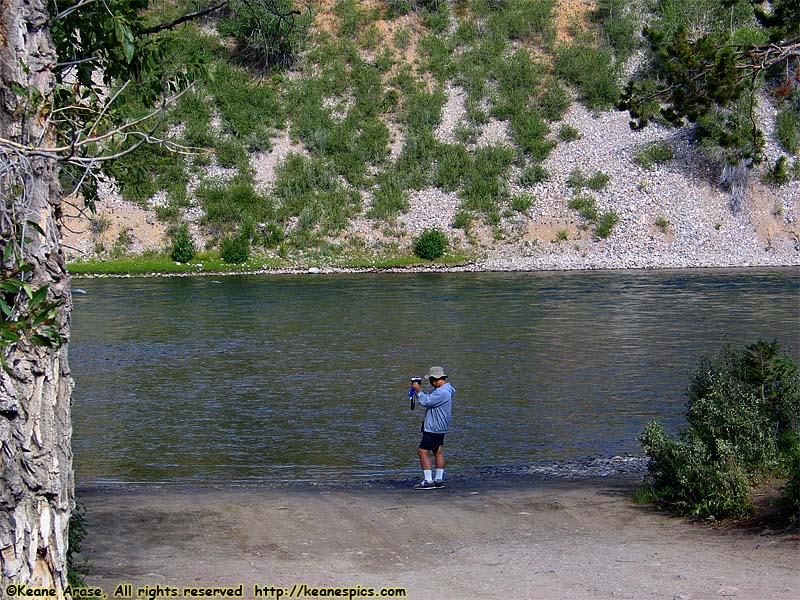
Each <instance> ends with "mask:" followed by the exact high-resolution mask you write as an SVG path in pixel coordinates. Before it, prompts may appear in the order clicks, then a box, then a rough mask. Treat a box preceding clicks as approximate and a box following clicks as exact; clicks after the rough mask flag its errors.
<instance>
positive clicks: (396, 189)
mask: <svg viewBox="0 0 800 600" xmlns="http://www.w3.org/2000/svg"><path fill="white" fill-rule="evenodd" d="M406 210H408V191H407V190H406V189H404V188H403V180H402V177H401V176H400V175H399V174H398V173H396V172H394V171H389V172H387V173H382V174H381V175H379V176H378V187H377V188H376V189H375V190H374V191H373V192H372V208H371V209H370V213H369V216H370V217H372V218H376V219H384V220H392V219H394V218H395V217H396V216H397V215H398V214H400V213H402V212H404V211H406Z"/></svg>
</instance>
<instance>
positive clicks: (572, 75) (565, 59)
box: [555, 36, 620, 110]
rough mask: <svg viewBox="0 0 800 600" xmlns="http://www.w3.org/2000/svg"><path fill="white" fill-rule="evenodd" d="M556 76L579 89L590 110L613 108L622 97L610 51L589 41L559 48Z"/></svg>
mask: <svg viewBox="0 0 800 600" xmlns="http://www.w3.org/2000/svg"><path fill="white" fill-rule="evenodd" d="M555 67H556V73H557V74H558V76H559V77H561V78H563V79H564V80H565V81H567V82H569V83H571V84H573V85H574V86H576V87H577V88H578V93H579V95H580V98H581V101H582V102H583V103H584V104H585V105H586V107H587V108H589V109H591V110H605V109H608V108H611V107H613V106H614V105H615V104H616V102H617V100H618V99H619V96H620V87H619V83H618V77H619V72H618V68H617V66H616V61H615V60H614V56H613V54H612V52H611V50H610V49H609V48H598V47H597V46H596V45H595V43H594V41H593V40H592V39H591V38H590V37H586V36H579V37H577V38H575V40H574V41H573V42H571V43H569V44H565V45H563V46H561V47H560V48H558V50H557V52H556V60H555Z"/></svg>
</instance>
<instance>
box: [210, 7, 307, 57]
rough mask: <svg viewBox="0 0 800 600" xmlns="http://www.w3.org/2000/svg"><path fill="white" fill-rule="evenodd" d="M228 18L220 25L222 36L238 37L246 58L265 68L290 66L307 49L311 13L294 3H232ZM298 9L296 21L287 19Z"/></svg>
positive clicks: (219, 29)
mask: <svg viewBox="0 0 800 600" xmlns="http://www.w3.org/2000/svg"><path fill="white" fill-rule="evenodd" d="M228 8H229V10H228V15H227V16H226V17H225V18H222V19H220V20H219V22H218V23H217V29H218V31H219V33H220V35H223V36H226V35H230V36H233V37H235V38H236V39H237V40H238V41H239V43H240V44H241V45H242V50H243V54H244V56H245V57H246V58H248V59H250V60H252V61H253V62H257V63H259V64H261V65H263V66H265V67H289V66H291V65H292V64H294V61H295V59H296V57H297V54H298V53H299V52H300V51H301V50H302V49H303V47H304V44H305V38H306V32H307V30H308V27H309V26H310V25H311V22H312V18H313V17H312V15H311V13H310V11H308V10H303V7H302V6H296V5H295V3H294V2H292V0H274V1H273V2H270V3H259V2H247V1H246V0H231V1H230V2H229V4H228ZM296 9H297V10H298V11H299V13H298V14H297V15H295V18H286V17H285V15H288V14H290V13H291V11H294V10H296Z"/></svg>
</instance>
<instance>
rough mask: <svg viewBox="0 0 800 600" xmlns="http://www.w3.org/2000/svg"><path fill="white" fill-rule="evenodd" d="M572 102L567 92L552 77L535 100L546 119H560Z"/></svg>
mask: <svg viewBox="0 0 800 600" xmlns="http://www.w3.org/2000/svg"><path fill="white" fill-rule="evenodd" d="M571 103H572V101H571V100H570V97H569V92H567V90H565V89H564V88H563V87H562V86H561V85H560V84H559V83H558V81H557V80H556V79H555V78H553V79H552V80H551V81H550V83H549V84H548V85H547V88H545V90H544V92H543V93H542V95H541V96H539V97H538V98H537V100H536V104H537V106H538V107H539V110H541V111H542V115H543V116H544V118H545V119H547V120H548V121H560V120H561V118H562V117H563V116H564V113H565V112H567V109H568V108H569V105H570V104H571Z"/></svg>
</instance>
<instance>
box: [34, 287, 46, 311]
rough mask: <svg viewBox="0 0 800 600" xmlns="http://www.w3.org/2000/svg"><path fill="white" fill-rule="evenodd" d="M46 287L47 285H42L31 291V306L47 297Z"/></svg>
mask: <svg viewBox="0 0 800 600" xmlns="http://www.w3.org/2000/svg"><path fill="white" fill-rule="evenodd" d="M47 287H48V286H46V285H43V286H42V287H40V288H39V289H38V290H36V291H35V292H34V293H33V296H31V306H36V305H38V304H40V303H41V302H42V301H43V300H44V299H45V298H47Z"/></svg>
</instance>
